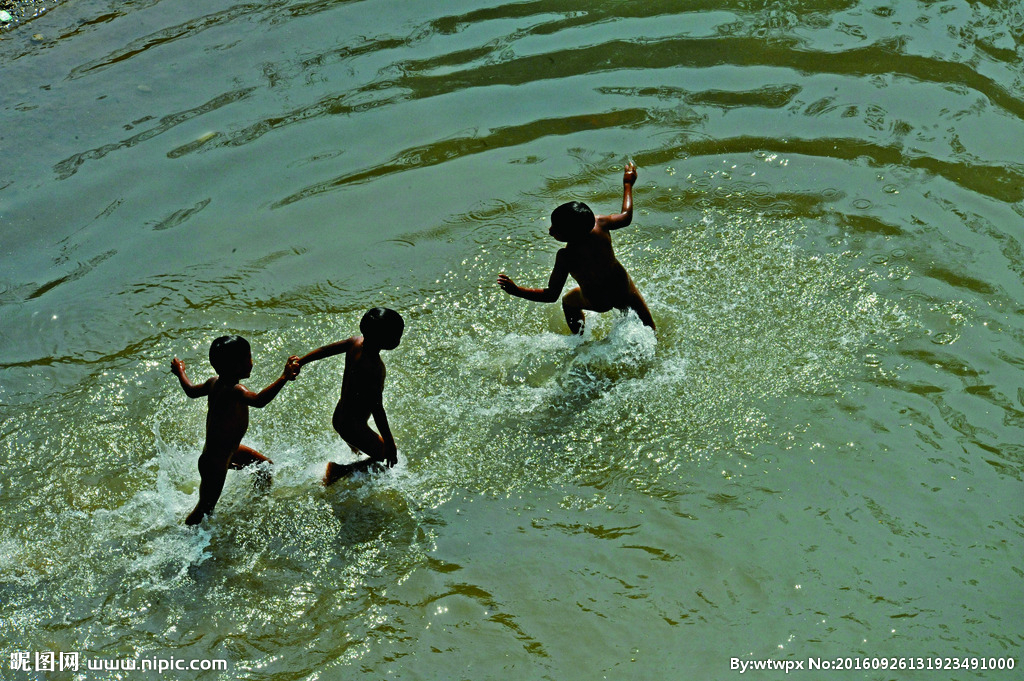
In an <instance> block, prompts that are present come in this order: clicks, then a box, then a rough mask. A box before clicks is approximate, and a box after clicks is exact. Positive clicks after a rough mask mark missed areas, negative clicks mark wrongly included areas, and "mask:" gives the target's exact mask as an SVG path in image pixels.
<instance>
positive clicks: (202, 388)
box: [171, 357, 214, 399]
mask: <svg viewBox="0 0 1024 681" xmlns="http://www.w3.org/2000/svg"><path fill="white" fill-rule="evenodd" d="M171 373H172V374H174V375H175V376H177V377H178V382H179V383H181V389H182V390H184V391H185V394H186V395H188V396H189V397H190V398H192V399H195V398H197V397H203V396H204V395H209V394H210V386H211V385H213V380H214V379H212V378H210V379H207V380H206V382H204V383H200V384H199V385H196V384H195V383H193V382H192V381H190V380H188V375H186V374H185V363H184V362H182V361H181V360H180V359H178V358H177V357H175V358H174V359H173V360H171Z"/></svg>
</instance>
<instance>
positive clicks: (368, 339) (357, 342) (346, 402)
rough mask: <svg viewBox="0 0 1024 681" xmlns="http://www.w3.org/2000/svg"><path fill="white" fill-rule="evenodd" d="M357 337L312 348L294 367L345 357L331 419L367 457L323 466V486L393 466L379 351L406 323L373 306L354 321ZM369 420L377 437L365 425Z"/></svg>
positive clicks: (392, 344) (394, 342)
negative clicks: (356, 321) (353, 461)
mask: <svg viewBox="0 0 1024 681" xmlns="http://www.w3.org/2000/svg"><path fill="white" fill-rule="evenodd" d="M359 330H360V331H361V332H362V334H363V335H362V336H352V337H351V338H347V339H345V340H343V341H338V342H337V343H331V344H330V345H325V346H323V347H322V348H317V349H316V350H313V351H312V352H310V353H309V354H307V355H305V356H304V357H302V358H301V359H299V361H298V362H299V366H300V367H301V366H305V365H306V364H309V363H310V362H315V361H317V360H321V359H325V358H327V357H333V356H334V355H340V354H343V353H344V355H345V373H344V376H343V377H342V379H341V397H340V399H339V400H338V406H337V407H335V408H334V418H333V419H332V420H331V423H332V425H333V426H334V429H335V430H336V431H338V435H340V436H341V439H342V440H344V441H345V442H346V443H347V444H348V446H349V447H351V448H352V451H354V452H362V453H364V454H366V455H367V456H369V457H370V458H368V459H364V460H362V461H357V462H356V463H351V464H347V465H344V466H342V465H340V464H336V463H334V462H333V461H332V462H330V463H328V464H327V472H326V473H325V474H324V484H325V485H330V484H331V483H332V482H334V481H335V480H337V479H338V478H342V477H345V476H346V475H352V474H353V473H356V472H365V471H367V470H369V469H370V468H372V467H374V466H379V465H382V464H383V465H385V466H387V467H388V468H391V467H392V466H394V465H395V464H396V463H398V448H397V447H396V446H395V438H394V436H392V434H391V427H390V426H389V425H388V416H387V414H385V413H384V377H385V374H386V371H385V369H384V362H382V361H381V359H380V351H381V350H394V349H395V348H397V347H398V344H399V343H400V342H401V340H402V332H403V331H404V330H405V320H403V319H402V315H400V314H398V313H397V312H395V311H394V310H389V309H386V308H382V307H375V308H373V309H372V310H370V311H368V312H367V313H366V314H364V315H363V318H362V320H361V321H360V322H359ZM370 416H373V421H374V423H376V424H377V430H379V431H380V435H378V434H377V433H375V432H373V430H371V429H370V426H369V425H368V424H367V420H369V418H370Z"/></svg>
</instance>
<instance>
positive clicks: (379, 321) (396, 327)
mask: <svg viewBox="0 0 1024 681" xmlns="http://www.w3.org/2000/svg"><path fill="white" fill-rule="evenodd" d="M359 330H360V331H361V332H362V334H363V336H364V337H365V338H368V339H370V341H371V342H373V343H375V344H377V345H379V346H380V347H381V348H382V349H384V350H394V349H395V348H397V347H398V343H399V342H400V341H401V340H402V332H403V331H405V320H404V319H402V315H400V314H398V313H397V312H395V311H394V310H390V309H388V308H386V307H375V308H373V309H372V310H367V312H366V314H364V315H363V318H362V320H360V322H359Z"/></svg>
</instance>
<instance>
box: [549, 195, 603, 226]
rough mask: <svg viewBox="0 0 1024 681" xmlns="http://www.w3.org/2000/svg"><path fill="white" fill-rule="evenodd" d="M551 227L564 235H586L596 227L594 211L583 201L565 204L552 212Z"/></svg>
mask: <svg viewBox="0 0 1024 681" xmlns="http://www.w3.org/2000/svg"><path fill="white" fill-rule="evenodd" d="M551 226H552V227H553V228H555V229H557V230H558V231H560V232H563V233H564V232H571V233H573V234H585V233H587V232H589V231H590V230H591V228H593V226H594V211H592V210H590V206H588V205H587V204H585V203H583V202H582V201H570V202H569V203H563V204H562V205H561V206H559V207H558V208H556V209H554V210H553V211H551Z"/></svg>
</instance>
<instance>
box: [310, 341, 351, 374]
mask: <svg viewBox="0 0 1024 681" xmlns="http://www.w3.org/2000/svg"><path fill="white" fill-rule="evenodd" d="M354 340H355V339H354V338H346V339H345V340H343V341H338V342H337V343H331V344H330V345H325V346H323V347H322V348H317V349H316V350H313V351H312V352H308V353H306V354H305V355H303V356H302V357H300V358H299V360H298V361H299V366H300V367H302V366H305V365H307V364H309V363H310V362H315V361H317V360H320V359H326V358H327V357H334V356H335V355H340V354H342V353H345V352H348V351H349V350H351V349H352V344H353V342H354Z"/></svg>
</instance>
